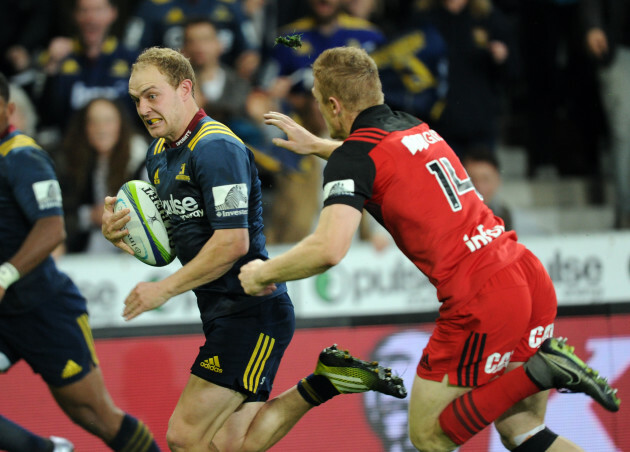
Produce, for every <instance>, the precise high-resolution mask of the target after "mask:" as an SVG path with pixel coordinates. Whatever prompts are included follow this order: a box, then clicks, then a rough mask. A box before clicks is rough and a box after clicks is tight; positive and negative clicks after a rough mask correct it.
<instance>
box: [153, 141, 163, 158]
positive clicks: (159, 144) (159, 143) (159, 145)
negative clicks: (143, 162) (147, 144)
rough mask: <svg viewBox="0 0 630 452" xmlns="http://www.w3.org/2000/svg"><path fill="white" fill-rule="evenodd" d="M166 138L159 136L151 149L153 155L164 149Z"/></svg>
mask: <svg viewBox="0 0 630 452" xmlns="http://www.w3.org/2000/svg"><path fill="white" fill-rule="evenodd" d="M165 142H166V140H165V139H164V138H160V139H159V140H158V141H157V143H155V148H154V149H153V155H157V154H159V153H160V152H162V151H163V150H164V143H165Z"/></svg>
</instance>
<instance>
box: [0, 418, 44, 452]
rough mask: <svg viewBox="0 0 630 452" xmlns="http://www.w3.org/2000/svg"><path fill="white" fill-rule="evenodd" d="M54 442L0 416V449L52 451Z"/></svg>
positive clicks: (35, 451) (34, 451)
mask: <svg viewBox="0 0 630 452" xmlns="http://www.w3.org/2000/svg"><path fill="white" fill-rule="evenodd" d="M53 447H55V446H54V444H53V443H52V442H51V441H50V440H49V439H48V438H42V437H41V436H38V435H36V434H34V433H31V432H29V431H28V430H26V429H25V428H23V427H21V426H19V425H18V424H16V423H14V422H12V421H10V420H8V419H7V418H6V417H4V416H0V449H2V450H8V451H24V450H28V451H32V452H52V450H53Z"/></svg>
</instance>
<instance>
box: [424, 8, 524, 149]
mask: <svg viewBox="0 0 630 452" xmlns="http://www.w3.org/2000/svg"><path fill="white" fill-rule="evenodd" d="M412 23H416V24H418V25H423V26H424V25H434V26H435V27H436V28H437V29H438V30H439V32H440V33H441V34H442V37H443V38H444V40H445V41H446V44H447V52H448V53H447V54H448V92H447V94H446V104H445V106H444V110H443V111H442V112H441V114H440V115H439V118H438V120H437V121H433V126H434V128H435V130H437V131H438V133H439V134H440V135H441V136H442V137H444V139H445V140H447V141H448V143H449V144H450V146H451V147H452V148H453V150H454V151H455V153H456V154H458V155H459V156H461V155H462V154H463V152H464V150H465V149H467V148H470V147H471V146H476V145H483V146H486V147H488V148H490V149H491V150H493V151H494V149H495V147H496V145H497V142H498V140H499V132H500V127H499V126H500V124H499V115H500V111H501V105H502V102H503V96H504V94H505V93H504V92H503V88H504V87H505V82H506V81H507V80H508V77H509V76H510V75H515V74H516V58H515V55H514V42H513V41H514V38H513V36H512V35H511V30H510V23H509V22H508V21H507V19H506V18H505V16H504V15H503V14H502V13H501V12H500V11H499V10H498V9H496V8H493V6H492V3H491V2H490V0H420V1H418V2H417V9H416V15H414V17H413V22H412Z"/></svg>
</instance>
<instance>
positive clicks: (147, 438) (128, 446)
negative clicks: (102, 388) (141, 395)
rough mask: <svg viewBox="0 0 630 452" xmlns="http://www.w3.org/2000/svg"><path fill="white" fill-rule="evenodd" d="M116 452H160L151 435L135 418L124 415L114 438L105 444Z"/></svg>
mask: <svg viewBox="0 0 630 452" xmlns="http://www.w3.org/2000/svg"><path fill="white" fill-rule="evenodd" d="M107 445H108V446H109V447H110V448H111V449H112V450H114V451H116V452H118V451H122V450H123V449H124V450H125V452H160V448H159V447H158V445H157V444H156V442H155V439H153V433H151V431H150V430H149V429H148V428H147V426H146V425H144V424H143V423H142V421H139V420H138V419H136V418H135V417H133V416H131V415H129V414H125V417H124V418H123V421H122V424H121V425H120V430H118V433H117V434H116V437H115V438H114V439H113V440H111V441H110V442H109V443H108V444H107Z"/></svg>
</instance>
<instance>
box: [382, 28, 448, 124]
mask: <svg viewBox="0 0 630 452" xmlns="http://www.w3.org/2000/svg"><path fill="white" fill-rule="evenodd" d="M370 56H371V57H372V58H373V59H374V61H375V62H376V64H377V66H378V69H379V72H380V74H381V81H382V83H383V92H384V93H385V98H386V99H387V102H388V104H389V105H391V106H392V108H395V109H398V110H404V111H407V112H409V113H411V114H413V115H414V116H417V117H418V118H421V119H423V120H426V121H429V120H431V121H434V122H437V120H438V118H439V117H440V116H441V114H442V111H443V110H444V106H445V104H446V94H447V92H448V53H447V46H446V42H445V41H444V39H443V38H442V35H441V33H440V32H439V31H438V30H437V29H436V28H435V27H434V26H433V25H431V24H428V23H424V24H415V23H414V24H412V25H410V26H406V27H403V29H402V30H400V31H399V32H398V33H397V34H396V35H393V37H392V38H391V39H390V40H389V41H388V42H387V43H386V44H385V45H383V46H381V47H379V48H378V49H377V50H376V51H375V52H373V53H372V54H371V55H370Z"/></svg>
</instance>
